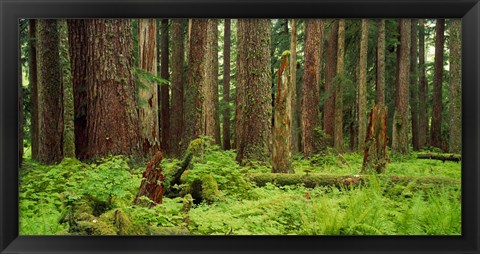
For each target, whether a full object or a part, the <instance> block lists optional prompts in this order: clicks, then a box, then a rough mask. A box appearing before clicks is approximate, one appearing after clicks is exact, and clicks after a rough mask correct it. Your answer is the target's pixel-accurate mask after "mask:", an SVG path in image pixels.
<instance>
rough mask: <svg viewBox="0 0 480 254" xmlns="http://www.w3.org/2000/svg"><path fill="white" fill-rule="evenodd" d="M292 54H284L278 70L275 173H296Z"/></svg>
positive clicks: (274, 147)
mask: <svg viewBox="0 0 480 254" xmlns="http://www.w3.org/2000/svg"><path fill="white" fill-rule="evenodd" d="M289 57H290V54H288V52H284V53H283V54H282V56H281V58H282V59H281V63H280V68H279V69H278V83H277V84H278V85H277V96H276V99H275V100H276V101H275V122H274V129H273V154H272V172H273V173H294V172H293V168H292V161H291V158H292V152H291V148H292V145H291V136H290V134H291V130H290V126H291V123H290V116H291V111H292V101H291V94H292V90H293V89H292V85H291V83H290V73H289V72H290V70H289V68H290V66H289V65H288V58H289Z"/></svg>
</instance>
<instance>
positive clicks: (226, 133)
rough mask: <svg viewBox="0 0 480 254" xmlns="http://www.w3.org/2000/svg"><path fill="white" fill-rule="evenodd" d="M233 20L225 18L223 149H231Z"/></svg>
mask: <svg viewBox="0 0 480 254" xmlns="http://www.w3.org/2000/svg"><path fill="white" fill-rule="evenodd" d="M230 36H231V20H230V19H225V25H224V32H223V39H224V41H223V104H224V107H223V112H222V113H223V126H222V127H223V149H224V150H230V149H231V144H230V143H231V142H230V44H231V43H232V42H231V38H230Z"/></svg>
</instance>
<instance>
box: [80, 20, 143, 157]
mask: <svg viewBox="0 0 480 254" xmlns="http://www.w3.org/2000/svg"><path fill="white" fill-rule="evenodd" d="M85 22H86V26H87V42H86V44H87V70H86V73H87V75H86V76H87V77H86V84H87V103H88V105H87V133H88V135H87V139H88V147H87V149H86V150H87V151H86V158H87V159H90V158H95V157H101V156H106V155H108V154H112V155H116V154H122V155H139V154H140V150H141V148H140V133H139V124H138V123H139V120H138V113H137V110H136V103H135V97H136V94H135V83H134V80H133V77H132V69H133V47H132V26H131V23H130V22H131V21H130V20H126V19H115V20H111V19H91V20H86V21H85Z"/></svg>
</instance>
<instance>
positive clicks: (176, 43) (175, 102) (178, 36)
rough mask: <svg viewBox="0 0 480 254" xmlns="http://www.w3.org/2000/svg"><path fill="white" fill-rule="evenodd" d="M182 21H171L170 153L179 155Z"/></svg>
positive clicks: (183, 28)
mask: <svg viewBox="0 0 480 254" xmlns="http://www.w3.org/2000/svg"><path fill="white" fill-rule="evenodd" d="M184 21H185V20H183V19H172V108H171V119H170V120H171V122H170V123H171V125H170V126H171V129H170V139H171V141H170V151H171V152H172V154H173V155H175V156H180V155H181V152H182V151H181V147H180V142H181V140H182V132H183V128H184V125H183V71H184V68H183V63H184V38H185V36H184V34H183V32H184V30H185V26H184Z"/></svg>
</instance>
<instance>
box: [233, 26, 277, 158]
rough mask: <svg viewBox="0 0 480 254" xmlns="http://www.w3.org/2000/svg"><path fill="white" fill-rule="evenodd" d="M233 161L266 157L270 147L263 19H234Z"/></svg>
mask: <svg viewBox="0 0 480 254" xmlns="http://www.w3.org/2000/svg"><path fill="white" fill-rule="evenodd" d="M237 24H238V25H237V68H236V70H237V89H236V98H235V143H236V147H237V158H236V159H237V161H238V162H240V163H243V161H244V160H258V161H267V160H268V158H269V157H270V150H271V148H270V147H271V144H270V142H271V139H270V137H271V127H272V124H271V119H272V116H271V114H272V105H271V90H270V89H271V87H270V85H271V84H270V82H271V72H270V29H271V23H270V20H267V19H239V20H238V23H237Z"/></svg>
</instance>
